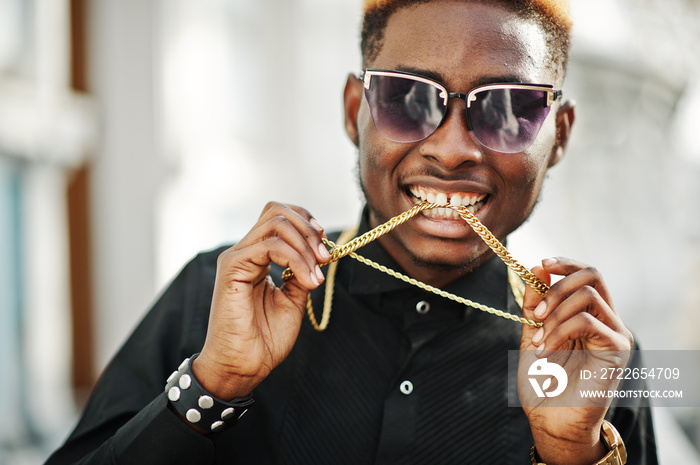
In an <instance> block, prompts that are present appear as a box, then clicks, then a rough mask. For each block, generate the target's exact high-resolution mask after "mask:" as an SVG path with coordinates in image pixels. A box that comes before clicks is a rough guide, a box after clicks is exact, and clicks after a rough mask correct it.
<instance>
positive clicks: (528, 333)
mask: <svg viewBox="0 0 700 465" xmlns="http://www.w3.org/2000/svg"><path fill="white" fill-rule="evenodd" d="M531 271H532V272H533V273H534V275H535V276H537V278H538V279H539V280H540V281H542V282H543V283H545V284H546V285H547V286H549V285H550V283H551V281H552V275H551V274H549V273H547V272H546V271H545V270H544V268H542V267H541V266H539V265H538V266H536V267H534V268H532V270H531ZM542 299H543V297H542V296H541V295H540V294H539V293H538V292H537V291H536V290H534V289H532V288H531V287H530V286H525V295H524V296H523V317H525V318H527V319H528V320H533V321H537V322H539V321H541V320H539V319H538V318H537V317H535V308H537V305H539V303H540V302H542ZM538 330H539V328H536V327H534V326H530V325H523V332H522V335H521V338H520V349H521V350H524V349H534V346H533V345H532V337H533V336H534V335H535V333H536V332H537V331H538Z"/></svg>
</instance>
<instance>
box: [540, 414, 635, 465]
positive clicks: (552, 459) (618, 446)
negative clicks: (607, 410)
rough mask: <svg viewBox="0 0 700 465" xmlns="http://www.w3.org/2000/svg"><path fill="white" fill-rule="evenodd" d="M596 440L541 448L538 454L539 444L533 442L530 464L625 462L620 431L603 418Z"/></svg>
mask: <svg viewBox="0 0 700 465" xmlns="http://www.w3.org/2000/svg"><path fill="white" fill-rule="evenodd" d="M599 431H600V435H599V438H598V440H597V441H596V443H595V444H594V445H592V446H591V447H583V448H579V447H573V448H572V447H570V446H566V445H564V446H562V445H560V446H559V447H551V446H552V445H551V444H549V447H546V448H543V450H544V454H543V455H542V456H541V455H540V454H539V447H540V446H539V445H537V446H536V444H535V443H533V445H532V448H531V449H530V460H531V463H532V465H545V464H546V465H558V464H574V465H576V464H580V465H591V464H592V465H624V464H625V463H626V462H627V450H626V448H625V444H624V442H623V441H622V437H621V436H620V433H618V431H617V429H615V427H614V426H613V425H612V424H611V423H610V422H608V421H607V420H603V423H602V425H601V428H600V430H599Z"/></svg>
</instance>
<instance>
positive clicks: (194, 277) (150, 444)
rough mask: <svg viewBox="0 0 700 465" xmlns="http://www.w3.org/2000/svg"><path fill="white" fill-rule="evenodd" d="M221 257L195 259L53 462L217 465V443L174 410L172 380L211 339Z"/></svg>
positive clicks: (115, 363) (109, 372)
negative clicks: (170, 405)
mask: <svg viewBox="0 0 700 465" xmlns="http://www.w3.org/2000/svg"><path fill="white" fill-rule="evenodd" d="M218 252H220V250H219V251H213V252H208V253H204V254H200V255H198V256H197V257H195V258H194V259H193V260H192V261H191V262H190V263H189V264H188V265H187V266H185V268H183V270H182V271H181V272H180V274H179V275H178V276H177V277H176V278H175V280H174V281H173V282H172V283H171V285H170V286H169V287H168V288H167V289H166V290H165V292H164V293H163V294H162V295H161V297H160V298H159V299H158V301H157V302H156V303H155V305H154V306H153V308H152V309H151V310H150V311H149V312H148V314H147V315H146V317H145V318H144V319H143V320H142V321H141V323H140V324H139V325H138V327H137V328H136V330H135V331H134V332H133V334H132V335H131V337H130V338H129V339H128V340H127V342H126V343H125V344H124V346H123V347H122V348H121V349H120V350H119V352H118V353H117V354H116V355H115V357H114V358H113V359H112V361H111V362H110V363H109V365H108V366H107V368H106V369H105V371H104V372H103V374H102V375H101V376H100V380H99V382H98V383H97V385H96V387H95V389H94V391H93V393H92V395H91V396H90V400H89V401H88V404H87V406H86V407H85V410H84V412H83V414H82V417H81V419H80V421H79V423H78V425H77V426H76V428H75V430H74V431H73V432H72V434H71V435H70V436H69V437H68V439H67V440H66V442H65V444H64V445H63V446H62V447H61V448H60V449H58V450H57V451H56V452H54V454H53V455H52V456H51V457H50V458H49V459H48V461H47V462H46V463H47V465H59V464H61V465H62V464H98V463H99V464H109V463H111V464H130V465H131V464H134V465H138V464H148V465H153V464H161V463H162V464H192V463H201V464H206V463H212V462H213V461H214V458H215V449H214V443H213V442H212V439H210V437H209V436H203V435H201V434H199V433H197V432H196V431H194V430H192V429H191V428H189V427H188V426H187V425H186V424H185V423H183V422H182V420H180V419H179V418H178V417H177V415H176V414H175V413H174V412H172V411H171V410H170V409H169V408H168V401H167V398H166V397H165V394H164V388H165V383H166V379H167V377H168V376H169V375H170V373H171V372H172V371H174V370H176V369H177V367H178V366H179V365H180V363H181V362H182V360H184V359H185V358H186V357H188V356H190V355H192V354H193V353H196V352H199V351H200V349H201V347H202V345H203V344H204V339H205V336H206V328H207V322H208V318H209V307H210V303H211V295H212V291H213V285H214V279H215V275H216V257H217V256H218V255H219V253H218Z"/></svg>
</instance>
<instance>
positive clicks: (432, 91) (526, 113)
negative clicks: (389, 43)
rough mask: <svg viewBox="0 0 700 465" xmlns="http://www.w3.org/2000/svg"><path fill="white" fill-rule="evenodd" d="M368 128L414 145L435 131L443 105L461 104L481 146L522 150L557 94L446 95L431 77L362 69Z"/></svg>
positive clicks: (537, 87) (528, 90) (506, 88)
mask: <svg viewBox="0 0 700 465" xmlns="http://www.w3.org/2000/svg"><path fill="white" fill-rule="evenodd" d="M360 80H361V81H363V83H364V87H365V97H366V98H367V102H368V103H369V109H370V113H371V114H372V120H373V121H374V126H375V127H376V128H377V131H378V132H379V134H381V136H382V137H384V138H385V139H388V140H390V141H393V142H418V141H420V140H423V139H425V138H426V137H428V136H429V135H431V134H432V133H433V132H435V130H436V129H437V128H438V127H440V124H442V122H443V121H444V120H445V116H446V115H447V102H448V101H449V99H451V98H461V99H463V100H464V101H465V102H466V103H467V126H468V128H469V130H470V131H471V133H472V134H473V136H474V138H475V139H476V140H477V141H478V142H479V143H480V144H481V145H483V146H484V147H486V148H489V149H491V150H494V151H496V152H501V153H518V152H522V151H524V150H525V149H527V148H528V147H530V145H532V143H533V142H534V141H535V139H536V138H537V134H538V133H539V131H540V128H541V127H542V124H543V123H544V120H545V119H546V118H547V115H548V114H549V110H550V109H551V106H552V104H553V103H554V102H555V101H556V100H557V99H559V98H561V96H562V91H561V90H554V88H553V87H552V86H550V85H547V84H523V83H498V84H487V85H483V86H479V87H475V88H474V89H472V90H470V91H469V93H467V94H461V93H457V92H449V91H448V90H447V88H446V87H445V86H444V85H442V84H441V83H439V82H437V81H434V80H432V79H429V78H426V77H423V76H420V75H417V74H412V73H404V72H400V71H387V70H380V69H367V70H365V71H364V72H363V73H362V74H361V75H360Z"/></svg>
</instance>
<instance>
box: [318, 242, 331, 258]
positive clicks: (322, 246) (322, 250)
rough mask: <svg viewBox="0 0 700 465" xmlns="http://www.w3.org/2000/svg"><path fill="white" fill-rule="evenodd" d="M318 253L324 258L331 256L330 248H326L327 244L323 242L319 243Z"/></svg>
mask: <svg viewBox="0 0 700 465" xmlns="http://www.w3.org/2000/svg"><path fill="white" fill-rule="evenodd" d="M318 253H319V255H321V258H323V259H329V258H331V254H330V253H329V252H328V249H327V248H326V246H325V244H324V243H323V242H321V243H320V244H318Z"/></svg>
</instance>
